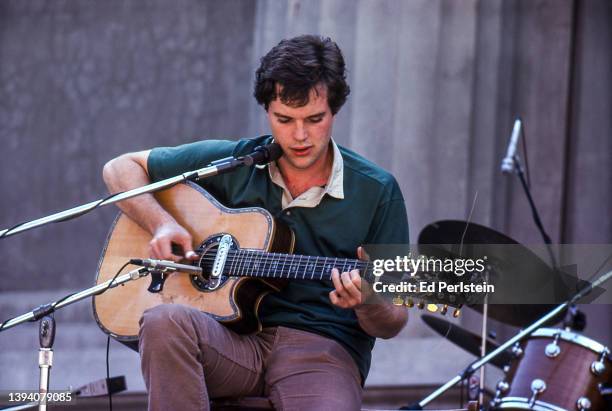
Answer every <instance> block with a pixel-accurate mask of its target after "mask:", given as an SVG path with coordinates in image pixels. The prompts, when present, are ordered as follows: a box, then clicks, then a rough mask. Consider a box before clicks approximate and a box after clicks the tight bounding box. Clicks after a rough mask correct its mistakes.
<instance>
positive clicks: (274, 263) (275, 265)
mask: <svg viewBox="0 0 612 411" xmlns="http://www.w3.org/2000/svg"><path fill="white" fill-rule="evenodd" d="M278 263H279V259H278V256H277V254H276V253H273V254H272V264H271V265H270V272H271V273H272V277H273V278H275V277H276V270H277V268H278Z"/></svg>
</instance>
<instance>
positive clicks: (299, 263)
mask: <svg viewBox="0 0 612 411" xmlns="http://www.w3.org/2000/svg"><path fill="white" fill-rule="evenodd" d="M302 257H303V256H302V255H300V259H299V260H298V268H300V267H301V263H302ZM306 259H307V260H308V257H306ZM298 274H299V273H298ZM305 278H306V268H304V271H302V280H303V279H305Z"/></svg>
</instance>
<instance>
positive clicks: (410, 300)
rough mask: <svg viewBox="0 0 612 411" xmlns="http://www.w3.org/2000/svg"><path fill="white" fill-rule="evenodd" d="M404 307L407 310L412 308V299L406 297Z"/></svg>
mask: <svg viewBox="0 0 612 411" xmlns="http://www.w3.org/2000/svg"><path fill="white" fill-rule="evenodd" d="M406 307H408V308H412V307H414V301H412V298H410V297H406Z"/></svg>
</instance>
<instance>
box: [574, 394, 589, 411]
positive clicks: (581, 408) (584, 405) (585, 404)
mask: <svg viewBox="0 0 612 411" xmlns="http://www.w3.org/2000/svg"><path fill="white" fill-rule="evenodd" d="M576 408H578V411H588V410H590V409H591V401H589V399H588V398H587V397H580V398H578V401H576Z"/></svg>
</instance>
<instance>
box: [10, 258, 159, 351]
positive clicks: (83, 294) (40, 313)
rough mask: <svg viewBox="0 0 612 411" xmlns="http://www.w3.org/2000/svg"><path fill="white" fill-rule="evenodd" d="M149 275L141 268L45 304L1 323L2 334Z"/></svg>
mask: <svg viewBox="0 0 612 411" xmlns="http://www.w3.org/2000/svg"><path fill="white" fill-rule="evenodd" d="M149 273H150V271H149V269H148V268H145V267H140V268H137V269H136V270H132V271H130V272H128V273H125V274H122V275H120V276H118V277H117V278H115V279H114V280H113V279H111V280H108V281H105V282H103V283H100V284H98V285H96V286H93V287H90V288H86V289H85V290H82V291H79V292H78V293H74V294H72V295H70V296H68V297H66V298H62V299H60V300H57V301H55V302H52V303H48V304H43V305H41V306H38V307H36V308H35V309H33V310H32V311H29V312H27V313H25V314H22V315H20V316H18V317H14V318H11V319H10V320H7V321H5V322H3V323H0V332H2V331H4V330H7V329H9V328H12V327H14V326H16V325H19V324H21V323H25V322H28V321H38V320H39V319H41V318H43V317H44V316H46V315H49V314H52V313H54V312H55V311H57V309H59V308H63V307H65V306H67V305H70V304H74V303H76V302H77V301H81V300H82V299H84V298H87V297H91V296H92V295H98V294H102V293H103V292H105V291H106V290H108V289H111V288H115V287H117V286H118V285H121V284H124V283H127V282H128V281H132V280H137V279H139V278H141V277H145V276H147V275H149ZM41 341H42V339H41ZM47 348H48V347H47Z"/></svg>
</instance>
